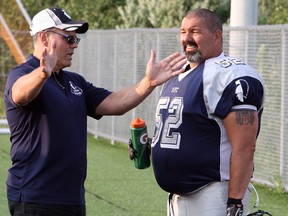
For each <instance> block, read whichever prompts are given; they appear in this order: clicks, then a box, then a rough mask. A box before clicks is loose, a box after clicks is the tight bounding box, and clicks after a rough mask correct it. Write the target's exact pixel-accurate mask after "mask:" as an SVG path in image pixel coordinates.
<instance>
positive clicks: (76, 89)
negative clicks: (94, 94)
mask: <svg viewBox="0 0 288 216" xmlns="http://www.w3.org/2000/svg"><path fill="white" fill-rule="evenodd" d="M69 84H70V87H71V88H70V89H71V93H72V94H74V95H77V96H81V95H82V92H83V91H82V89H81V88H80V87H78V86H76V85H75V84H74V83H72V82H71V81H69Z"/></svg>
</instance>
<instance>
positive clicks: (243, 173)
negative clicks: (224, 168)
mask: <svg viewBox="0 0 288 216" xmlns="http://www.w3.org/2000/svg"><path fill="white" fill-rule="evenodd" d="M253 155H254V152H253V150H251V149H247V151H244V152H242V153H240V154H239V153H237V152H234V153H232V156H231V164H230V166H231V167H230V182H229V190H228V197H230V198H234V199H242V198H243V197H244V195H245V193H246V190H247V187H248V185H249V182H250V180H251V177H252V174H253Z"/></svg>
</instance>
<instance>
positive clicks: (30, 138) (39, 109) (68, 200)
mask: <svg viewBox="0 0 288 216" xmlns="http://www.w3.org/2000/svg"><path fill="white" fill-rule="evenodd" d="M87 30H88V23H86V22H80V21H73V20H72V19H71V18H70V16H69V15H68V14H67V13H66V12H65V11H64V10H62V9H59V8H49V9H45V10H42V11H40V12H39V13H38V14H36V15H35V16H34V18H33V19H32V24H31V35H32V36H33V41H34V52H33V55H30V56H29V58H28V59H27V61H26V62H25V63H24V64H21V65H19V66H17V67H15V68H14V69H13V70H12V71H11V72H10V73H9V75H8V79H7V84H6V88H5V95H4V101H5V107H6V116H7V120H8V122H9V127H10V131H11V143H12V147H11V160H12V167H11V168H10V169H9V173H8V178H7V196H8V204H9V210H10V214H11V215H15V216H16V215H17V216H19V215H29V216H38V215H41V216H47V215H51V216H52V215H53V216H66V215H67V216H68V215H69V216H72V215H73V216H74V215H75V216H76V215H77V216H78V215H79V216H84V215H86V210H85V198H84V197H85V189H84V181H85V178H86V168H87V164H86V163H87V157H86V141H87V116H90V117H92V118H95V119H100V118H101V117H102V116H103V115H122V114H124V113H126V112H127V111H129V110H130V109H132V108H134V107H135V106H137V105H138V104H139V103H141V102H142V101H143V100H144V99H145V98H146V97H147V96H148V95H149V94H150V93H151V92H152V91H153V89H154V88H155V87H156V86H158V85H161V84H163V83H164V82H165V81H167V80H168V79H170V78H171V77H173V76H176V75H178V74H179V73H181V72H183V69H179V68H182V66H183V65H184V64H185V61H183V59H184V58H185V57H184V56H180V54H179V53H174V54H172V55H170V56H168V57H167V58H165V59H163V60H161V61H159V62H156V61H155V53H154V52H153V51H151V57H150V60H149V61H148V63H147V68H146V74H145V76H144V78H143V79H142V80H141V81H140V82H139V83H137V84H135V85H133V86H131V87H127V88H124V89H121V90H119V91H115V92H111V91H108V90H106V89H104V88H100V87H96V86H93V85H92V84H91V83H90V82H88V81H86V80H85V79H84V77H82V76H80V75H79V74H77V73H74V72H69V71H66V70H63V69H64V68H65V67H69V66H70V65H71V62H72V56H73V53H74V49H76V48H77V47H78V43H79V41H80V39H79V38H78V37H77V33H79V34H82V33H85V32H86V31H87Z"/></svg>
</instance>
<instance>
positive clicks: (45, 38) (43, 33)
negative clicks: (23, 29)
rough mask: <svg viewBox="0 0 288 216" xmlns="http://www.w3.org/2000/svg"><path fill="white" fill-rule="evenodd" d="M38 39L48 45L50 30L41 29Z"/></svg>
mask: <svg viewBox="0 0 288 216" xmlns="http://www.w3.org/2000/svg"><path fill="white" fill-rule="evenodd" d="M38 40H39V41H40V42H41V43H42V44H43V45H44V46H48V32H46V31H41V32H39V33H38Z"/></svg>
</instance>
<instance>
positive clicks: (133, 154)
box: [128, 139, 135, 160]
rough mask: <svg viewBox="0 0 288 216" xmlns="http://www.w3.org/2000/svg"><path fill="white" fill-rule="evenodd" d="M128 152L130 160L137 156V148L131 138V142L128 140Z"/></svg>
mask: <svg viewBox="0 0 288 216" xmlns="http://www.w3.org/2000/svg"><path fill="white" fill-rule="evenodd" d="M128 153H129V158H130V160H133V159H134V157H135V149H134V148H133V145H132V140H131V139H129V142H128Z"/></svg>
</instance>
